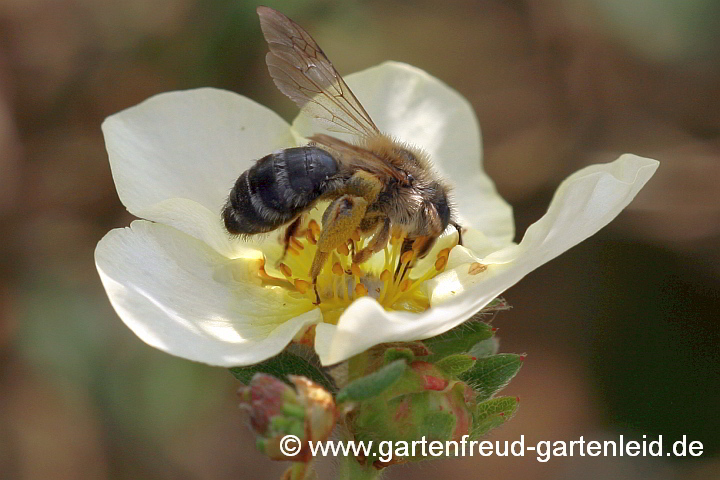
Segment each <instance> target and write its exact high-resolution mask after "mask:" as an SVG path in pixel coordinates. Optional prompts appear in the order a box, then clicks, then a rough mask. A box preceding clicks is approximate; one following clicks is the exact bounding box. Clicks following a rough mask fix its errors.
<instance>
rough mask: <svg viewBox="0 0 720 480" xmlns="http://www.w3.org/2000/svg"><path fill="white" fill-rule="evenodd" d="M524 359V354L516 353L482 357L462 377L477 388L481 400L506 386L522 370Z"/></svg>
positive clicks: (473, 387) (474, 388) (478, 399)
mask: <svg viewBox="0 0 720 480" xmlns="http://www.w3.org/2000/svg"><path fill="white" fill-rule="evenodd" d="M523 360H525V357H524V356H522V355H516V354H514V353H501V354H498V355H491V356H489V357H485V358H480V359H478V360H477V362H475V366H474V367H473V368H472V369H470V370H468V371H467V372H465V373H464V374H463V375H462V376H461V378H462V380H464V381H465V382H466V383H467V384H468V385H470V387H472V389H473V390H475V393H476V394H477V397H476V399H477V401H479V402H481V401H484V400H487V399H488V398H490V397H492V396H493V395H494V394H495V393H496V392H498V391H499V390H500V389H502V388H503V387H505V385H507V384H508V382H510V380H511V379H512V378H513V377H514V376H515V374H516V373H517V372H518V370H520V367H521V366H522V364H523Z"/></svg>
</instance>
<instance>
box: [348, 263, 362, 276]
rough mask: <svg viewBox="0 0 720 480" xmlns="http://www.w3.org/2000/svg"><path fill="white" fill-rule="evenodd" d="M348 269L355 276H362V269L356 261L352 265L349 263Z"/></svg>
mask: <svg viewBox="0 0 720 480" xmlns="http://www.w3.org/2000/svg"><path fill="white" fill-rule="evenodd" d="M350 271H351V272H352V274H353V275H355V276H356V277H362V276H363V272H362V270H360V266H359V265H358V264H357V263H353V264H352V265H350Z"/></svg>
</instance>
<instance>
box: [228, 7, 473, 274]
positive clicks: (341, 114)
mask: <svg viewBox="0 0 720 480" xmlns="http://www.w3.org/2000/svg"><path fill="white" fill-rule="evenodd" d="M257 13H258V15H259V17H260V25H261V28H262V31H263V35H264V36H265V40H266V41H267V43H268V46H269V48H270V52H269V53H268V54H267V56H266V63H267V66H268V70H269V71H270V75H271V77H272V78H273V80H274V82H275V85H276V86H277V87H278V89H280V91H281V92H282V93H284V94H285V95H287V96H288V97H289V98H290V99H291V100H293V101H294V102H295V103H296V104H297V105H298V106H299V107H300V108H301V109H303V110H304V111H305V112H307V113H309V114H310V115H311V116H313V117H315V118H316V119H319V120H320V121H324V122H325V123H329V124H330V125H331V126H332V127H331V128H332V131H338V132H342V133H350V134H352V135H354V136H355V137H356V139H357V142H356V143H355V144H351V143H347V142H345V141H342V140H340V139H338V138H335V137H331V136H329V135H325V134H316V135H314V136H312V137H310V138H309V140H310V143H309V144H308V145H306V146H302V147H294V148H287V149H284V150H281V151H278V152H275V153H271V154H269V155H267V156H265V157H263V158H261V159H260V160H258V161H257V162H256V163H255V164H254V165H253V166H252V167H250V168H249V169H248V170H247V171H245V172H243V173H242V174H241V175H240V177H239V178H238V179H237V181H236V182H235V185H234V187H233V189H232V191H231V192H230V195H229V198H228V200H227V203H226V205H225V207H224V209H223V213H222V216H223V220H224V222H225V227H226V228H227V230H228V232H230V233H231V234H234V235H254V234H259V233H264V232H269V231H272V230H275V229H278V228H280V227H282V226H284V225H289V226H288V228H287V231H286V234H285V239H286V248H287V241H288V240H289V239H290V237H291V236H292V232H293V230H294V229H296V228H298V224H299V223H300V219H301V216H302V214H303V213H304V212H306V211H308V210H309V209H311V208H313V207H314V206H315V205H316V204H317V202H319V201H321V200H325V201H330V204H329V206H328V207H327V208H326V210H325V212H324V213H323V215H322V231H321V233H320V236H319V238H318V239H317V251H316V254H315V257H314V259H313V262H312V266H311V269H310V277H311V278H312V280H313V283H315V281H316V279H317V277H318V275H319V274H320V272H321V271H322V269H323V266H324V264H325V262H326V260H327V259H328V256H329V255H330V253H331V252H332V251H333V250H335V249H336V248H338V247H340V246H341V245H343V244H347V243H348V241H349V239H350V238H351V237H352V236H353V235H354V234H355V233H356V232H358V231H359V232H360V233H361V234H362V235H364V236H367V237H370V236H372V238H371V239H370V240H369V242H368V244H367V246H365V247H364V248H362V249H360V250H358V251H355V252H354V253H353V257H352V261H353V262H354V263H357V264H360V263H362V262H365V261H366V260H368V259H369V258H370V257H371V256H372V254H373V253H376V252H379V251H381V250H383V249H384V248H385V246H386V245H387V243H388V241H389V239H390V237H391V232H393V233H394V232H398V231H399V232H400V235H398V236H402V237H404V243H403V247H402V248H403V250H404V251H409V250H413V252H414V256H415V257H416V258H422V257H423V256H425V255H427V253H428V252H429V250H430V248H431V247H432V246H433V244H434V243H435V240H436V239H437V238H438V237H439V236H440V235H441V234H442V233H443V232H444V231H445V229H446V228H447V227H448V225H453V226H454V227H455V228H456V229H457V231H458V235H459V239H458V240H459V243H461V242H462V238H461V236H460V235H461V232H462V229H461V227H460V226H459V225H458V224H457V222H455V220H454V212H453V205H452V204H451V202H450V200H449V196H448V194H449V187H448V186H447V185H446V184H444V183H443V182H442V181H441V180H440V179H438V178H436V176H435V174H434V173H433V172H432V170H431V168H430V162H429V159H428V158H427V156H426V155H425V154H424V153H423V152H422V151H421V150H419V149H416V148H414V147H411V146H408V145H406V144H405V143H402V142H400V141H398V140H395V139H393V138H390V137H389V136H387V135H384V134H383V133H381V132H380V130H379V129H378V127H377V126H375V123H373V121H372V119H371V118H370V116H369V115H368V113H367V112H366V111H365V109H364V108H363V106H362V105H361V104H360V102H359V101H358V99H357V98H356V97H355V95H353V93H352V91H350V88H348V86H347V84H346V83H345V81H344V80H343V79H342V77H341V76H340V75H339V74H338V73H337V71H336V70H335V68H334V67H333V65H332V63H330V60H328V58H327V57H326V56H325V54H324V53H323V51H322V50H321V49H320V47H319V46H318V45H317V43H316V42H315V40H313V39H312V37H311V36H310V35H309V34H308V33H307V32H306V31H305V30H304V29H303V28H302V27H300V26H299V25H298V24H296V23H295V22H293V21H292V20H290V19H289V18H288V17H286V16H285V15H283V14H282V13H280V12H278V11H276V10H273V9H271V8H268V7H259V8H258V9H257Z"/></svg>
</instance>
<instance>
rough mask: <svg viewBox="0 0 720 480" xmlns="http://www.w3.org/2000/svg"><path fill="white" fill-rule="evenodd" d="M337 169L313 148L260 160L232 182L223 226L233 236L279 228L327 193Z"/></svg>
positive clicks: (302, 148) (335, 164)
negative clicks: (233, 184) (233, 183)
mask: <svg viewBox="0 0 720 480" xmlns="http://www.w3.org/2000/svg"><path fill="white" fill-rule="evenodd" d="M338 170H339V166H338V162H337V161H336V160H335V159H334V158H333V157H332V156H331V155H330V154H329V153H328V152H326V151H325V150H322V149H321V148H317V147H312V146H305V147H295V148H288V149H285V150H281V151H279V152H276V153H272V154H270V155H267V156H265V157H263V158H261V159H260V160H258V161H257V162H256V163H255V165H253V166H252V167H250V168H249V169H248V170H246V171H245V172H243V174H242V175H240V176H239V177H238V179H237V181H236V182H235V186H234V187H233V189H232V191H231V192H230V196H229V197H228V201H227V203H226V204H225V208H224V209H223V220H224V221H225V227H226V228H227V230H228V232H230V233H232V234H235V235H252V234H256V233H264V232H269V231H271V230H275V229H276V228H278V227H281V226H282V225H284V224H286V223H288V222H290V221H291V220H293V219H294V218H295V217H297V215H298V214H300V213H301V212H302V211H303V210H305V209H307V207H308V206H309V205H310V204H311V203H312V202H314V201H315V200H317V199H318V197H320V196H321V195H323V194H324V193H326V192H327V189H328V185H329V183H331V182H329V180H330V179H331V177H332V176H333V175H335V174H337V173H338Z"/></svg>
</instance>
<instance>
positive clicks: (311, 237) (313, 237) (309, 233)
mask: <svg viewBox="0 0 720 480" xmlns="http://www.w3.org/2000/svg"><path fill="white" fill-rule="evenodd" d="M305 238H307V241H308V242H310V243H311V244H312V245H317V236H316V235H315V234H314V233H313V231H312V228H308V229H307V232H305Z"/></svg>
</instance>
